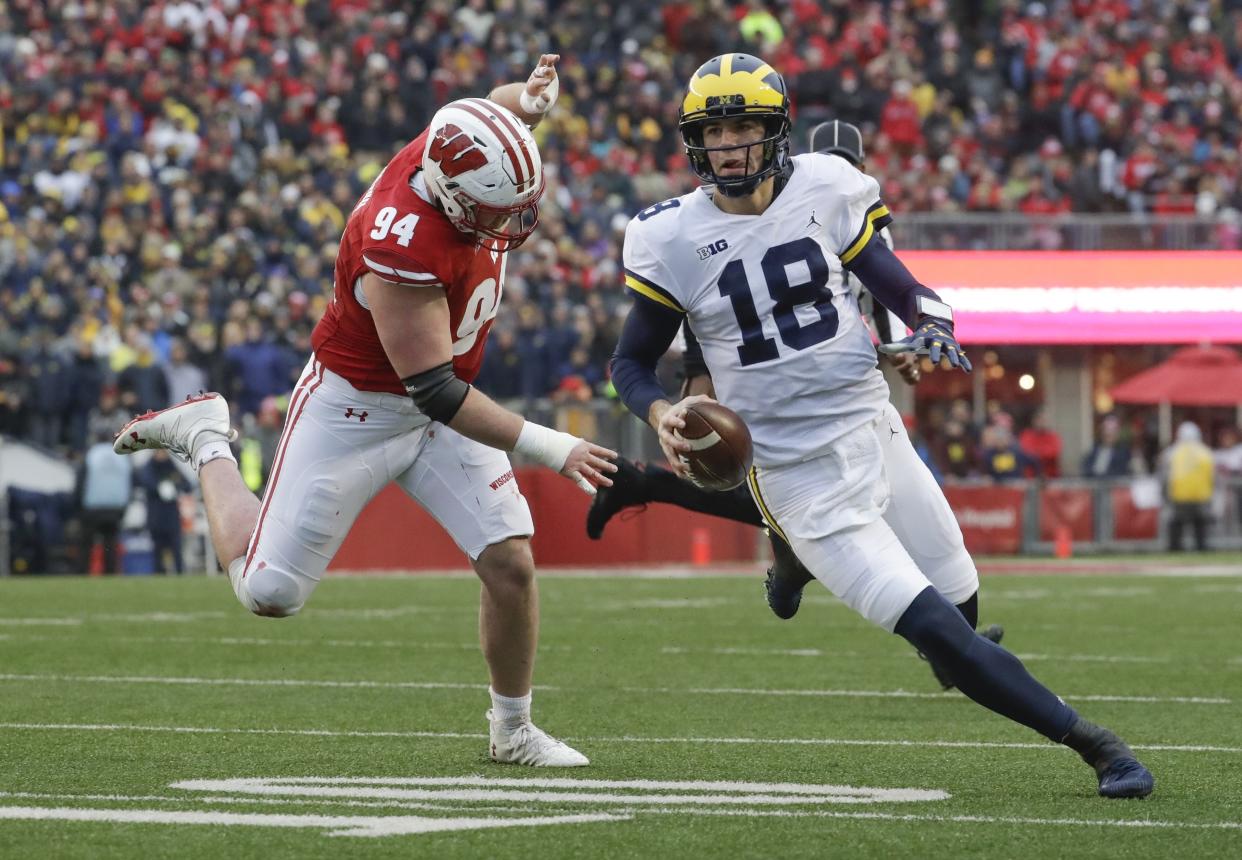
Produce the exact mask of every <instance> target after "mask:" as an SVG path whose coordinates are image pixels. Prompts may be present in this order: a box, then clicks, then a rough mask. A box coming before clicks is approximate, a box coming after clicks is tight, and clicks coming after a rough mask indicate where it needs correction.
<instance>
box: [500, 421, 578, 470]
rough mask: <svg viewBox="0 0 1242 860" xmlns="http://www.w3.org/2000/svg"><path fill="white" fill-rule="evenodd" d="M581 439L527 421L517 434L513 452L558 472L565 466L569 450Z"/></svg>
mask: <svg viewBox="0 0 1242 860" xmlns="http://www.w3.org/2000/svg"><path fill="white" fill-rule="evenodd" d="M581 441H582V440H581V439H579V438H578V437H577V436H570V435H569V434H568V433H562V432H560V431H559V430H553V429H552V428H551V427H544V426H543V425H542V424H535V423H533V422H531V421H527V422H526V423H524V424H523V425H522V432H521V433H519V434H518V438H517V444H516V445H514V446H513V453H515V454H521V455H522V456H523V457H529V458H530V459H532V460H534V461H535V462H536V463H540V464H542V465H544V466H547V467H548V468H549V469H551V470H552V471H553V472H559V471H560V470H561V469H564V468H565V461H566V460H568V459H569V452H570V451H572V450H573V449H574V446H575V445H577V444H578V443H579V442H581Z"/></svg>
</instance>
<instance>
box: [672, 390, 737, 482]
mask: <svg viewBox="0 0 1242 860" xmlns="http://www.w3.org/2000/svg"><path fill="white" fill-rule="evenodd" d="M685 420H686V427H685V429H684V430H682V431H681V435H682V438H684V439H685V440H686V441H688V442H690V444H692V445H694V446H695V450H693V451H690V452H689V453H687V454H685V455H684V458H683V459H684V460H685V462H686V464H687V465H688V466H689V467H690V476H691V480H693V481H694V482H695V483H696V484H698V485H699V486H701V487H703V488H705V489H708V490H732V489H733V488H734V487H736V486H738V485H739V484H741V483H742V482H743V481H745V480H746V473H747V472H749V471H750V463H751V459H752V458H753V456H754V450H753V449H752V448H751V444H750V431H749V430H748V429H746V423H745V422H744V421H742V419H741V417H740V416H739V415H738V414H737V413H736V412H734V411H733V410H732V409H729V408H728V407H725V406H721V405H720V404H719V403H696V404H694V405H693V406H690V407H688V408H687V409H686V414H685Z"/></svg>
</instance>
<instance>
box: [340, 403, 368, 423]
mask: <svg viewBox="0 0 1242 860" xmlns="http://www.w3.org/2000/svg"><path fill="white" fill-rule="evenodd" d="M345 417H346V418H357V419H358V423H359V424H361V423H363V422H365V421H366V420H367V413H366V412H355V411H354V407H352V406H351V407H349V408H348V409H346V410H345Z"/></svg>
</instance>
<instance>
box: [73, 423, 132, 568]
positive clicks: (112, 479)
mask: <svg viewBox="0 0 1242 860" xmlns="http://www.w3.org/2000/svg"><path fill="white" fill-rule="evenodd" d="M114 432H115V429H114V428H109V429H108V430H106V431H105V432H103V433H100V434H98V435H97V436H96V437H95V443H94V444H93V445H91V447H90V448H88V449H87V451H86V456H85V457H84V458H83V461H82V467H81V469H80V471H79V473H78V499H79V510H80V511H81V518H82V519H81V524H82V545H81V547H82V551H81V563H82V567H83V569H87V566H88V565H90V564H91V555H92V552H93V550H94V547H95V542H96V539H98V540H99V541H100V542H102V544H103V569H102V572H103V573H116V572H117V571H119V570H120V568H119V567H118V566H117V547H118V543H119V542H118V533H119V531H120V528H121V519H122V518H123V517H124V516H125V508H126V506H128V505H129V498H130V492H131V488H132V485H133V463H132V461H130V460H129V459H128V458H126V457H118V456H116V454H115V453H114V452H113V451H112V434H113V433H114Z"/></svg>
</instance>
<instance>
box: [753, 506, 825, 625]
mask: <svg viewBox="0 0 1242 860" xmlns="http://www.w3.org/2000/svg"><path fill="white" fill-rule="evenodd" d="M766 531H767V533H768V539H769V540H771V541H772V558H773V562H772V566H771V567H769V568H768V576H767V579H765V580H764V581H763V591H764V594H765V595H766V597H767V599H768V608H769V609H771V610H772V612H773V613H775V615H776V617H777V618H780V619H781V620H783V621H788V620H789V619H790V618H793V617H794V616H795V615H797V614H798V607H799V606H801V605H802V589H804V588H806V585H807V583H808V582H810V581H811V580H813V579H814V578H815V577H814V576H812V575H811V572H810V571H809V570H807V569H806V568H805V567H804V566H803V564H802V562H800V561H798V557H797V556H796V555H794V551H793V550H792V549H790V547H789V544H787V543H785V541H784V540H782V539H781V538H780V536H779V535H777V534H776V533H775V532H773V531H772V530H771V529H767V530H766Z"/></svg>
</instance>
